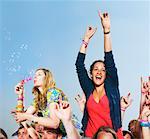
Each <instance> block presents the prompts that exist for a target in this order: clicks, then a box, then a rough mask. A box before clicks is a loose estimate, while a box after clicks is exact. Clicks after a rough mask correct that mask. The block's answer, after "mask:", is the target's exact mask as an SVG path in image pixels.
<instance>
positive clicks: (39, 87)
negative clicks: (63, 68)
mask: <svg viewBox="0 0 150 139" xmlns="http://www.w3.org/2000/svg"><path fill="white" fill-rule="evenodd" d="M53 87H55V81H54V79H53V75H52V73H51V72H50V71H49V70H48V69H45V68H39V69H37V70H36V72H35V76H34V87H33V90H32V92H33V94H34V96H35V98H34V100H35V107H36V110H37V111H38V109H39V106H40V107H41V108H45V107H46V101H47V99H46V93H47V90H48V88H53ZM39 104H40V105H39Z"/></svg>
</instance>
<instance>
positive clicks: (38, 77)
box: [14, 68, 67, 129]
mask: <svg viewBox="0 0 150 139" xmlns="http://www.w3.org/2000/svg"><path fill="white" fill-rule="evenodd" d="M15 92H16V93H17V94H19V96H18V98H19V99H20V100H21V99H23V93H24V87H23V84H22V83H18V84H17V85H16V86H15ZM19 92H21V93H19ZM32 93H33V95H34V100H33V103H32V105H31V106H30V107H29V108H28V109H27V111H26V112H25V113H20V112H16V113H15V114H14V118H15V120H16V122H18V123H21V122H22V124H23V125H24V126H25V128H28V127H27V126H26V123H25V122H23V121H27V120H28V121H33V122H35V123H37V124H39V125H42V126H44V127H46V128H53V129H57V128H58V127H59V125H60V120H59V119H58V118H57V116H56V115H55V113H54V109H57V106H58V103H59V99H61V100H67V98H66V96H65V95H64V94H63V92H62V91H61V90H59V89H57V88H56V87H55V82H54V79H53V76H52V73H51V72H50V71H49V70H47V69H44V68H40V69H37V70H36V72H35V76H34V87H33V90H32ZM39 112H40V113H41V115H42V116H40V117H39V116H37V114H38V113H39Z"/></svg>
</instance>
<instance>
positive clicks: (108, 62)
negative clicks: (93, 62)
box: [104, 51, 119, 86]
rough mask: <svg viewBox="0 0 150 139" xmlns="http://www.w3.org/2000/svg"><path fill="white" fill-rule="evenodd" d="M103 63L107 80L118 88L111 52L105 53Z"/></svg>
mask: <svg viewBox="0 0 150 139" xmlns="http://www.w3.org/2000/svg"><path fill="white" fill-rule="evenodd" d="M104 63H105V68H106V76H107V79H109V80H110V81H111V82H112V84H114V85H115V86H118V85H119V82H118V74H117V68H116V66H115V62H114V58H113V54H112V51H110V52H105V56H104Z"/></svg>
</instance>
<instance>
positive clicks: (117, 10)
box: [0, 0, 150, 135]
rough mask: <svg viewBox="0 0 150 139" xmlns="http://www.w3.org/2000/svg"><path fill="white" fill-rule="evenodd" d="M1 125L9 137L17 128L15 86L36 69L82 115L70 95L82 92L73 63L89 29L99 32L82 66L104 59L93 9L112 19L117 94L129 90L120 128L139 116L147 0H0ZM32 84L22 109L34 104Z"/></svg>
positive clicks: (147, 54)
mask: <svg viewBox="0 0 150 139" xmlns="http://www.w3.org/2000/svg"><path fill="white" fill-rule="evenodd" d="M0 9H1V10H0V32H1V33H0V67H1V68H0V99H1V100H0V127H2V128H3V129H5V130H6V132H7V133H8V135H11V134H12V133H13V132H14V131H15V130H16V129H17V124H16V122H15V120H14V119H13V117H12V116H11V115H10V111H11V110H13V109H14V108H15V106H16V100H17V96H16V94H15V93H14V86H15V84H17V83H18V82H19V81H20V80H22V79H24V78H25V77H28V76H30V75H33V71H34V70H35V69H37V68H39V67H45V68H48V69H50V70H51V71H52V73H53V75H54V78H55V80H56V84H57V87H58V88H61V89H62V90H63V91H64V92H65V94H66V95H67V96H68V98H69V101H70V103H71V105H72V108H73V111H74V113H75V114H76V115H78V117H79V119H81V117H82V114H81V112H80V110H79V108H78V105H77V103H76V102H75V100H74V97H75V95H76V94H77V93H82V90H81V88H80V85H79V82H78V78H77V74H76V70H75V60H76V56H77V53H78V50H79V47H80V44H81V40H82V37H83V35H84V32H85V30H86V27H87V26H88V25H93V26H95V27H97V28H98V30H97V32H96V34H95V35H94V37H93V38H92V40H91V42H90V44H89V48H88V52H87V57H86V61H85V63H86V67H87V69H89V66H90V64H91V63H92V61H94V60H95V59H99V58H100V59H103V32H102V27H101V24H100V19H99V17H98V14H97V11H98V10H101V11H102V12H104V11H108V12H109V13H110V16H111V34H112V44H113V53H114V57H115V61H116V65H117V68H118V74H119V81H120V93H121V95H126V94H127V92H128V91H130V92H131V94H132V98H133V104H132V106H131V107H130V108H129V109H128V110H127V112H126V114H125V119H124V122H123V128H124V129H127V125H128V122H129V121H130V120H131V119H134V118H137V117H138V112H139V101H140V76H148V75H149V73H150V2H149V1H148V0H147V1H146V0H145V1H142V0H141V1H140V0H137V1H135V0H134V1H128V0H127V1H121V0H120V1H119V0H118V1H113V0H111V1H96V0H95V1H94V0H93V1H92V0H89V1H79V0H76V1H75V0H70V1H69V0H66V1H65V0H63V1H61V0H56V1H50V0H49V1H48V0H44V1H42V0H41V1H40V0H37V1H36V0H32V1H31V0H26V1H25V0H24V1H23V0H22V1H19V0H18V1H17V0H16V1H15V0H10V1H8V0H0ZM32 87H33V82H32V81H30V82H28V83H27V84H26V85H25V89H26V93H25V105H26V108H27V107H28V106H29V105H30V104H31V102H32V98H33V96H32V93H31V89H32Z"/></svg>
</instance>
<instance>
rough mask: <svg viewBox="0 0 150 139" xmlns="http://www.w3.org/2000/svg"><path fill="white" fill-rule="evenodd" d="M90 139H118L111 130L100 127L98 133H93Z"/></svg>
mask: <svg viewBox="0 0 150 139" xmlns="http://www.w3.org/2000/svg"><path fill="white" fill-rule="evenodd" d="M92 139H118V138H117V135H116V132H115V131H114V130H113V129H112V128H110V127H106V126H102V127H100V128H99V129H98V131H97V132H96V133H95V135H94V137H93V138H92Z"/></svg>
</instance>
